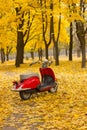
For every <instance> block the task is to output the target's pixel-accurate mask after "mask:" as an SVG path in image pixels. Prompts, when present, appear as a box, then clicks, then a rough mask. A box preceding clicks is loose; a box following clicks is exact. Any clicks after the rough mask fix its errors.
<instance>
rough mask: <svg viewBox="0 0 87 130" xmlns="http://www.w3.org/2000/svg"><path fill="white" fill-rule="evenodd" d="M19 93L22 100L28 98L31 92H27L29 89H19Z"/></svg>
mask: <svg viewBox="0 0 87 130" xmlns="http://www.w3.org/2000/svg"><path fill="white" fill-rule="evenodd" d="M19 95H20V97H21V99H23V100H28V99H30V97H31V93H30V92H29V90H25V91H20V92H19Z"/></svg>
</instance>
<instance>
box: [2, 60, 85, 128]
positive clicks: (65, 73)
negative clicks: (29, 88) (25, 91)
mask: <svg viewBox="0 0 87 130" xmlns="http://www.w3.org/2000/svg"><path fill="white" fill-rule="evenodd" d="M25 62H26V61H25ZM39 67H40V64H38V63H37V64H35V65H33V66H29V61H27V62H26V63H25V64H23V65H21V67H20V68H16V67H15V66H14V61H9V62H5V63H4V64H0V127H1V128H3V127H4V126H14V127H16V128H17V129H21V130H25V129H31V128H32V129H36V128H38V130H43V129H47V130H51V129H52V130H86V129H87V68H84V69H82V68H81V59H80V58H79V59H77V58H74V60H73V62H70V61H68V60H67V59H66V58H61V59H60V66H55V65H54V63H53V64H52V65H51V67H52V68H53V70H54V72H55V75H56V77H57V78H58V84H59V86H58V91H57V93H55V94H51V93H48V92H44V93H40V94H39V95H34V96H32V97H31V99H29V100H27V101H22V100H21V99H20V97H19V94H18V93H16V92H12V91H11V88H12V81H13V80H19V76H20V74H24V73H29V72H32V71H33V72H38V69H39ZM12 114H13V116H12ZM14 114H15V115H16V114H17V115H19V118H18V117H17V116H15V117H14ZM20 115H21V116H20ZM8 118H9V121H8ZM16 118H17V119H18V120H16ZM19 124H20V125H19ZM19 126H20V128H19Z"/></svg>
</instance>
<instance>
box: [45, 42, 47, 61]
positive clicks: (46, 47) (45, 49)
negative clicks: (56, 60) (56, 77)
mask: <svg viewBox="0 0 87 130" xmlns="http://www.w3.org/2000/svg"><path fill="white" fill-rule="evenodd" d="M45 58H46V59H48V45H47V44H45Z"/></svg>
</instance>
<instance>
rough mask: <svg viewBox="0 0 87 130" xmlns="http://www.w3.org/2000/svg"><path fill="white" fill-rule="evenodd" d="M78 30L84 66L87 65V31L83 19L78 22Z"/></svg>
mask: <svg viewBox="0 0 87 130" xmlns="http://www.w3.org/2000/svg"><path fill="white" fill-rule="evenodd" d="M76 32H77V36H78V39H79V41H80V45H81V51H82V65H81V67H82V68H85V67H86V51H85V32H84V24H83V23H82V22H81V21H77V22H76Z"/></svg>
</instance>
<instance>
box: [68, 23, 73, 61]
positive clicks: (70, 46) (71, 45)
mask: <svg viewBox="0 0 87 130" xmlns="http://www.w3.org/2000/svg"><path fill="white" fill-rule="evenodd" d="M72 28H73V27H72V22H71V23H70V44H69V61H72V49H73V34H72V31H73V30H72Z"/></svg>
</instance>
